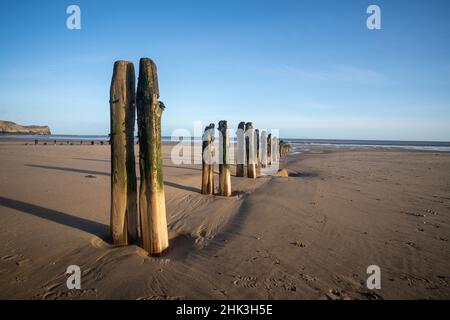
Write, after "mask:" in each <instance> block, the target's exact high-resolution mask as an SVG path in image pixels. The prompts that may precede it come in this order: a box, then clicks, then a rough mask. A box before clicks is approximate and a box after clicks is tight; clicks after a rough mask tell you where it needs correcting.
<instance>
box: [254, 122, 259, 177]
mask: <svg viewBox="0 0 450 320" xmlns="http://www.w3.org/2000/svg"><path fill="white" fill-rule="evenodd" d="M255 166H256V168H258V167H259V129H255Z"/></svg>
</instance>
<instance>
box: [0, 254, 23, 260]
mask: <svg viewBox="0 0 450 320" xmlns="http://www.w3.org/2000/svg"><path fill="white" fill-rule="evenodd" d="M17 257H19V255H17V254H14V255H7V256H3V257H2V260H3V261H10V260H13V259H15V258H17Z"/></svg>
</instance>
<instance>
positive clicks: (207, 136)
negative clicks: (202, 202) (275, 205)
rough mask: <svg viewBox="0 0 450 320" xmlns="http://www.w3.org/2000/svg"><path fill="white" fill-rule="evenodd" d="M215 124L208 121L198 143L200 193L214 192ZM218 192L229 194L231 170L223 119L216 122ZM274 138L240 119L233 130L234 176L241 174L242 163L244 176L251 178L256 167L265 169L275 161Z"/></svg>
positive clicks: (225, 123) (276, 140)
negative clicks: (200, 141) (199, 152)
mask: <svg viewBox="0 0 450 320" xmlns="http://www.w3.org/2000/svg"><path fill="white" fill-rule="evenodd" d="M214 128H215V125H214V123H211V124H209V125H208V126H207V127H206V128H205V132H204V134H203V139H202V140H203V143H202V160H203V161H202V188H201V193H202V194H214V158H215V151H216V150H215V144H214V140H215V131H214ZM218 130H219V157H218V158H219V189H218V190H219V195H221V196H225V197H229V196H231V173H230V164H231V161H230V142H229V136H228V124H227V121H225V120H222V121H220V122H219V126H218ZM278 146H279V144H278V139H277V138H276V137H272V134H271V133H269V134H267V132H266V131H262V132H261V135H260V134H259V130H258V129H253V123H252V122H247V123H245V122H240V123H239V126H238V130H237V144H236V157H235V160H236V177H244V176H245V165H246V166H247V177H248V178H252V179H255V178H256V176H257V174H256V168H257V167H258V166H261V168H266V167H267V166H271V165H272V160H273V161H278V157H279V151H278V150H279V149H278Z"/></svg>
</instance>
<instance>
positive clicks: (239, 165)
mask: <svg viewBox="0 0 450 320" xmlns="http://www.w3.org/2000/svg"><path fill="white" fill-rule="evenodd" d="M236 136H237V147H236V153H237V157H236V160H237V161H236V177H243V176H244V163H245V150H246V147H245V122H240V123H239V126H238V130H237V132H236Z"/></svg>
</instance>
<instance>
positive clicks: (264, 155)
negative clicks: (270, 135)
mask: <svg viewBox="0 0 450 320" xmlns="http://www.w3.org/2000/svg"><path fill="white" fill-rule="evenodd" d="M260 156H261V158H260V162H261V168H265V167H267V132H266V131H265V130H263V131H261V140H260Z"/></svg>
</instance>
